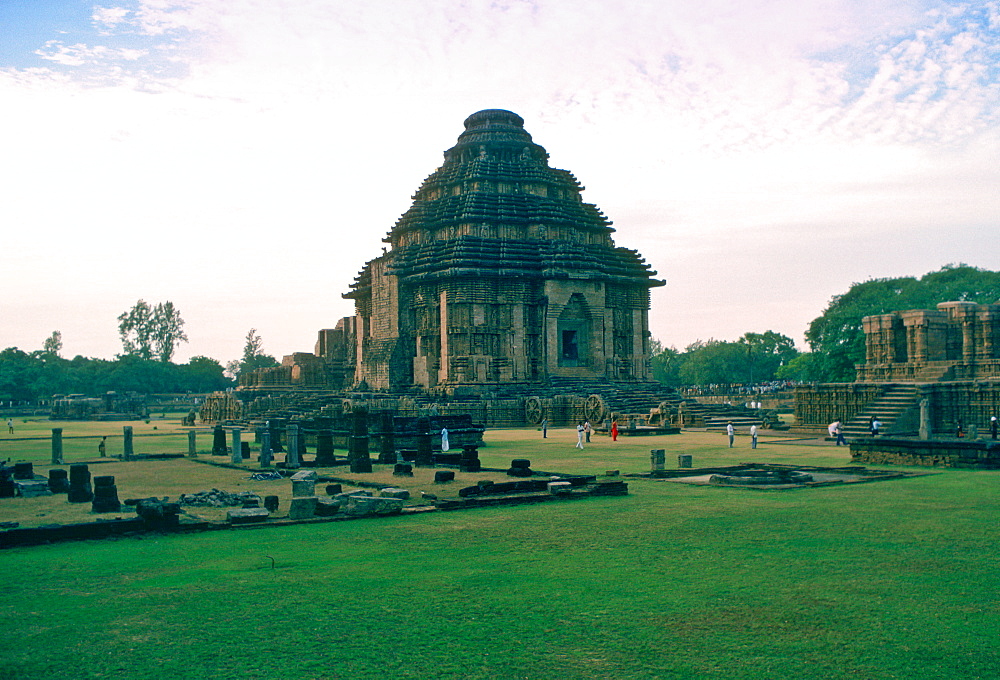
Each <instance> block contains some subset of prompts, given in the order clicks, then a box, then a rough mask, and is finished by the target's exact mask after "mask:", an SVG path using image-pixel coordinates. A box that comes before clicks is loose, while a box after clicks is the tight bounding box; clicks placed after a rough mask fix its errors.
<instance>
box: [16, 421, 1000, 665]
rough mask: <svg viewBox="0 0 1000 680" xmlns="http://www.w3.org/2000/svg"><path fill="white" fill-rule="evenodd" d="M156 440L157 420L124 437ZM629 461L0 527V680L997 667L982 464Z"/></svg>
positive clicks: (562, 453) (597, 454)
mask: <svg viewBox="0 0 1000 680" xmlns="http://www.w3.org/2000/svg"><path fill="white" fill-rule="evenodd" d="M43 425H44V426H45V427H43V428H41V429H42V431H47V428H48V427H50V426H51V424H49V423H43ZM86 425H87V426H90V425H93V424H86ZM116 425H117V431H118V432H119V433H120V424H116ZM153 425H157V422H156V421H155V420H154V421H152V423H151V424H150V426H149V427H152V426H153ZM56 426H58V424H56ZM65 427H66V429H67V432H68V430H69V429H70V427H71V426H70V425H69V424H65ZM163 429H164V426H160V428H159V430H163ZM159 430H158V431H159ZM138 434H140V433H139V432H138V428H137V436H138ZM178 436H179V437H183V435H178ZM206 439H207V437H206ZM154 441H163V442H164V443H166V442H169V439H168V438H162V440H161V439H160V438H154V437H149V438H144V439H139V440H137V450H138V449H140V446H145V445H147V442H148V443H149V446H152V445H153V444H152V442H154ZM487 441H488V446H486V447H484V448H483V449H481V451H480V456H481V459H482V461H483V464H484V465H486V466H488V467H506V466H507V465H508V464H509V462H510V459H512V458H529V459H530V460H531V461H532V465H533V467H535V468H536V469H541V470H550V471H559V472H580V473H598V474H602V473H603V472H604V471H606V470H613V469H618V470H621V471H622V473H629V472H643V471H646V470H648V468H649V450H650V449H651V448H665V449H667V460H668V465H669V464H670V463H671V462H674V461H675V460H676V459H675V458H674V457H673V456H674V454H675V453H681V452H683V453H691V454H693V455H694V459H695V466H698V467H700V466H709V465H723V464H733V463H737V462H744V461H756V462H793V463H799V464H806V465H845V464H846V463H847V462H848V461H849V457H848V455H847V452H846V451H845V450H843V449H837V448H835V447H832V446H815V445H812V446H810V445H801V444H776V443H774V440H771V439H768V438H762V440H761V445H760V448H759V449H758V450H757V451H750V449H749V446H748V440H747V439H746V438H738V439H737V448H734V449H728V448H727V446H726V441H725V436H724V435H719V434H709V433H700V432H690V433H684V434H681V435H676V436H671V437H658V438H636V439H620V440H619V441H618V442H613V443H612V442H610V441H609V440H608V439H607V438H604V437H595V439H594V442H593V443H592V444H591V445H590V446H589V447H587V448H586V449H585V450H584V451H582V452H579V451H577V450H575V449H574V448H573V444H574V443H575V433H574V432H572V431H570V430H550V433H549V439H547V440H542V439H541V435H540V433H538V432H534V431H528V430H513V431H494V432H489V433H487ZM43 444H45V446H44V447H43V448H42V449H41V453H40V454H39V455H41V458H38V459H37V461H38V462H39V463H42V462H46V463H47V460H48V448H47V443H46V442H43ZM5 445H7V446H9V447H13V448H10V449H9V450H11V451H13V452H14V453H18V452H19V451H20V446H15V445H13V444H11V443H10V442H5ZM23 446H27V444H26V443H25V444H23ZM93 446H94V447H95V450H96V442H95V443H94V444H93ZM15 448H16V449H18V451H14V449H15ZM184 449H186V441H185V442H184V443H183V448H182V449H181V450H184ZM25 451H27V449H25ZM6 455H10V454H5V456H6ZM14 458H15V459H18V456H17V455H14ZM181 463H183V464H185V465H186V467H184V468H183V470H186V471H188V472H184V473H181V475H182V476H183V475H184V474H189V475H195V474H196V473H195V471H196V470H208V471H214V470H217V469H216V468H212V467H210V466H205V465H198V464H196V463H190V462H189V461H181ZM109 465H131V466H133V468H136V469H140V470H147V471H149V472H146V473H143V474H145V475H146V476H156V475H159V476H160V477H162V478H166V477H169V476H170V475H176V474H178V473H176V472H169V473H168V472H166V471H161V472H158V473H156V474H154V472H155V468H154V467H143V466H154V465H158V464H153V463H138V462H137V463H130V464H124V463H112V464H109ZM95 474H96V473H95ZM131 474H136V473H131ZM197 474H202V473H201V472H198V473H197ZM494 476H495V473H494ZM218 479H219V480H221V481H218V482H217V483H216V486H217V487H218V488H227V489H229V487H228V486H227V485H228V484H235V483H237V481H238V478H236V477H225V476H222V477H219V478H218ZM497 481H499V478H497ZM627 481H628V483H629V489H630V494H629V496H627V497H622V498H593V499H581V500H573V501H566V502H563V503H547V504H542V505H534V506H519V507H512V508H503V509H479V510H470V511H462V512H436V513H426V514H422V515H419V516H415V517H391V518H382V519H366V520H358V521H352V522H338V523H332V524H331V523H325V524H314V525H296V526H287V527H281V528H262V529H250V530H240V531H230V532H210V533H203V534H197V535H188V536H161V535H147V536H146V537H143V538H126V539H119V540H110V541H102V542H98V541H94V542H79V543H64V544H59V545H52V546H41V547H32V548H23V549H22V548H18V549H10V550H5V551H2V552H0V573H2V574H3V582H4V583H5V585H6V587H5V588H3V589H0V612H2V613H3V614H2V616H3V633H4V634H3V635H2V636H0V680H9V679H14V678H16V679H18V680H22V679H29V678H30V679H35V678H47V679H53V680H60V679H63V678H66V679H71V678H72V679H85V678H94V679H97V678H101V679H103V678H128V679H130V680H133V679H134V680H141V679H144V678H150V679H152V678H156V679H157V680H159V679H161V678H167V677H185V678H187V677H195V678H199V679H229V678H234V679H236V678H240V679H244V678H245V679H257V678H260V679H264V678H268V679H270V678H281V679H283V678H288V679H292V678H294V679H300V678H301V679H320V678H323V679H334V678H387V677H388V678H392V677H398V678H456V679H457V678H483V679H486V678H500V679H507V678H511V679H513V678H529V679H535V678H538V679H545V678H873V679H874V678H942V679H943V678H949V679H950V678H995V677H997V676H998V675H1000V657H998V654H997V652H996V651H995V649H994V648H995V644H996V643H995V640H996V639H997V637H998V634H1000V611H998V610H1000V597H998V595H1000V589H998V581H1000V564H998V562H1000V550H998V548H1000V537H998V532H997V530H996V526H997V517H998V516H1000V494H998V493H997V484H998V482H1000V476H998V474H997V473H995V472H972V471H955V470H945V471H941V472H940V474H934V475H927V476H923V477H915V478H910V479H904V480H899V481H889V482H877V483H871V484H857V485H847V486H834V487H824V488H815V489H799V490H794V491H785V492H775V491H768V492H757V491H751V490H746V489H731V488H711V487H695V486H688V485H683V484H677V483H672V482H666V481H653V480H647V479H628V480H627ZM190 482H191V483H192V484H193V486H195V487H196V488H192V489H189V490H191V491H195V490H200V489H201V488H204V486H203V483H206V482H209V479H208V478H204V479H203V478H197V479H194V478H191V479H190ZM171 483H175V484H176V483H177V482H176V481H175V482H171ZM172 488H173V487H172ZM229 490H235V489H229ZM164 495H166V493H165V494H164ZM16 500H17V501H18V502H19V503H29V502H34V501H39V500H42V499H16ZM5 507H6V506H3V505H0V520H2V519H3V516H2V515H3V513H4V508H5ZM272 558H273V564H274V567H273V568H272Z"/></svg>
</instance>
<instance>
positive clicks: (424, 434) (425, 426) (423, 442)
mask: <svg viewBox="0 0 1000 680" xmlns="http://www.w3.org/2000/svg"><path fill="white" fill-rule="evenodd" d="M413 464H414V465H433V464H434V443H433V441H432V438H431V420H430V418H427V417H420V418H418V419H417V455H416V457H415V458H414V459H413Z"/></svg>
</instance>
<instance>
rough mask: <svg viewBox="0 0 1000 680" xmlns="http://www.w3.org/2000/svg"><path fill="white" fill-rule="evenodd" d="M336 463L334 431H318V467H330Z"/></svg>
mask: <svg viewBox="0 0 1000 680" xmlns="http://www.w3.org/2000/svg"><path fill="white" fill-rule="evenodd" d="M335 462H336V456H334V455H333V431H332V430H318V431H317V432H316V465H317V466H320V467H329V466H331V465H333V464H334V463H335Z"/></svg>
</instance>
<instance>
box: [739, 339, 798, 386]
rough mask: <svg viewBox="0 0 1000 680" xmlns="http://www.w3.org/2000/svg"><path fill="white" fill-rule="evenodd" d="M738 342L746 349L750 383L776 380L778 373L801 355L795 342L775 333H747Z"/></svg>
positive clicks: (747, 375)
mask: <svg viewBox="0 0 1000 680" xmlns="http://www.w3.org/2000/svg"><path fill="white" fill-rule="evenodd" d="M737 342H738V343H739V344H741V345H743V346H745V347H746V352H747V366H746V370H747V374H746V380H745V382H748V383H753V382H755V381H756V382H764V381H768V380H774V378H775V373H776V371H777V370H778V369H779V368H780V367H781V366H783V365H785V364H787V363H788V362H789V361H791V360H792V359H794V358H795V356H796V355H797V354H798V353H799V351H798V350H797V349H795V341H794V340H792V339H791V338H790V337H788V336H787V335H782V334H781V333H775V332H774V331H765V332H763V333H745V334H744V335H743V337H741V338H740V339H739V340H737Z"/></svg>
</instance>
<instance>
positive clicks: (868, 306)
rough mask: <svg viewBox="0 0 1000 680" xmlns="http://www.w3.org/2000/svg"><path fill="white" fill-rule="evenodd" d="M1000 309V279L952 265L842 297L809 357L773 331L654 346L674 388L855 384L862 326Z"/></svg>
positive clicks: (663, 378) (660, 371) (860, 287)
mask: <svg viewBox="0 0 1000 680" xmlns="http://www.w3.org/2000/svg"><path fill="white" fill-rule="evenodd" d="M956 300H959V301H967V302H975V303H977V304H991V303H995V302H997V301H1000V272H994V271H989V270H985V269H979V268H977V267H970V266H968V265H964V264H958V265H954V264H950V265H945V266H944V267H942V268H941V269H940V270H938V271H935V272H930V273H928V274H925V275H923V276H922V277H919V278H917V277H912V276H903V277H897V278H882V279H870V280H868V281H864V282H862V283H855V284H853V285H852V286H851V287H850V289H849V290H848V291H847V292H845V293H843V294H841V295H835V296H834V297H833V298H832V299H831V300H830V303H829V304H828V305H827V307H826V309H825V310H823V313H822V314H820V316H818V317H816V318H815V319H813V321H812V322H811V323H810V324H809V328H808V330H807V331H806V341H807V342H808V343H809V349H810V351H808V352H799V351H798V350H796V349H795V343H794V342H793V341H792V339H791V338H789V337H787V336H784V335H781V334H780V333H775V332H773V331H767V332H765V333H760V334H757V333H747V334H745V335H744V336H743V337H741V338H740V339H739V340H736V341H735V342H726V341H719V340H707V341H700V340H699V341H698V342H695V343H693V344H691V345H689V346H688V347H686V348H685V349H684V351H678V350H677V349H676V348H673V347H663V346H662V345H661V344H660V343H658V342H655V341H654V343H653V351H652V352H651V354H652V368H653V376H654V378H656V379H657V380H659V381H660V382H663V383H665V384H667V385H672V386H681V385H711V384H723V383H725V384H732V383H737V384H751V383H761V382H770V381H773V380H790V381H802V382H853V381H854V377H855V368H854V367H855V364H861V363H864V361H865V334H864V330H863V329H862V326H861V319H863V318H864V317H866V316H872V315H875V314H887V313H889V312H897V311H903V310H907V309H934V308H935V307H936V305H937V304H938V303H939V302H949V301H956Z"/></svg>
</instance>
